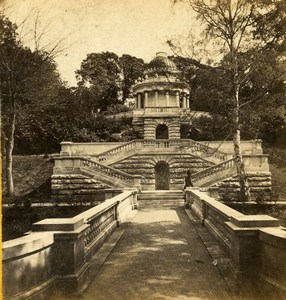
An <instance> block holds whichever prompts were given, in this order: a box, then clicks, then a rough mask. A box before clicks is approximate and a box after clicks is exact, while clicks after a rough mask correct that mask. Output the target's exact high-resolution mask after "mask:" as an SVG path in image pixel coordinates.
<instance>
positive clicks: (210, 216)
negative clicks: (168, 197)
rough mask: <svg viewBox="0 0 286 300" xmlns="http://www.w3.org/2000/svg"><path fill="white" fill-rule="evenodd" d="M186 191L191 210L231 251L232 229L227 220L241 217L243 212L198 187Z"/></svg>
mask: <svg viewBox="0 0 286 300" xmlns="http://www.w3.org/2000/svg"><path fill="white" fill-rule="evenodd" d="M186 193H187V199H189V200H188V203H187V204H188V205H189V206H190V208H191V210H192V211H193V212H194V213H195V215H196V216H197V217H198V218H199V219H200V221H201V223H202V224H203V225H205V226H206V227H207V228H208V229H209V230H210V231H211V233H212V234H213V235H214V236H215V238H216V239H217V240H218V241H219V243H220V245H221V246H222V247H223V248H224V249H225V251H226V252H227V253H229V252H230V250H231V230H230V229H229V227H227V226H226V222H229V221H230V220H231V217H239V216H243V214H241V213H239V212H238V211H236V210H234V209H232V208H229V207H227V206H226V205H224V204H222V203H220V202H218V201H216V200H215V199H213V198H211V197H209V196H207V195H206V194H205V193H203V192H200V191H198V190H196V189H192V188H190V189H187V191H186Z"/></svg>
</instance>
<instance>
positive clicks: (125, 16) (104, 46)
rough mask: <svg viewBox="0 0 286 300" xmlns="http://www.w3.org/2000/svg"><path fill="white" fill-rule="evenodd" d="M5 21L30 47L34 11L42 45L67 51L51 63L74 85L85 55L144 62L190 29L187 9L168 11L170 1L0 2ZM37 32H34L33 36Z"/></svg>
mask: <svg viewBox="0 0 286 300" xmlns="http://www.w3.org/2000/svg"><path fill="white" fill-rule="evenodd" d="M0 3H1V5H2V6H3V7H4V8H8V9H6V14H7V15H8V17H9V18H10V20H11V21H13V22H15V23H17V24H20V23H21V22H22V21H23V20H24V19H25V18H28V21H26V22H25V25H24V29H22V35H23V36H24V40H26V44H27V45H29V46H31V47H33V44H31V40H32V39H30V41H29V35H25V34H24V33H25V32H31V27H32V26H33V24H34V20H35V15H36V12H37V10H38V11H39V14H40V22H41V24H40V26H41V28H42V29H43V28H45V26H48V28H47V29H46V30H45V31H46V34H45V39H44V40H43V41H42V45H45V44H46V43H48V42H49V41H57V40H59V39H63V38H64V39H65V41H64V44H65V45H66V46H68V45H70V46H69V47H68V48H67V49H66V50H65V51H64V52H63V53H62V54H61V55H59V56H58V57H57V58H56V62H57V64H58V69H59V72H60V74H61V76H62V78H63V79H64V80H65V81H67V82H68V83H69V85H75V84H76V80H75V74H74V71H75V70H76V69H79V67H80V63H81V61H82V60H83V59H84V58H85V57H86V55H87V54H88V53H92V52H101V51H110V52H114V53H116V54H117V55H122V54H130V55H134V56H136V57H138V58H143V59H144V60H145V61H146V62H149V61H150V60H151V59H152V58H153V57H154V56H155V54H156V52H159V51H165V52H167V53H168V54H172V52H171V50H170V49H169V47H168V46H167V44H166V41H167V40H168V39H171V38H173V37H175V36H180V35H181V34H184V35H186V34H187V32H188V31H189V30H190V28H191V24H193V21H194V20H193V19H194V18H192V13H191V11H190V10H189V9H188V7H187V6H183V5H181V4H179V5H176V6H173V5H172V1H171V0H4V2H3V0H0ZM39 31H40V30H39Z"/></svg>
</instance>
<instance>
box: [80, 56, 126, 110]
mask: <svg viewBox="0 0 286 300" xmlns="http://www.w3.org/2000/svg"><path fill="white" fill-rule="evenodd" d="M120 72H121V70H120V65H119V58H118V56H117V55H116V54H115V53H112V52H102V53H91V54H88V55H87V57H86V59H85V60H84V61H83V62H82V63H81V66H80V69H79V70H77V71H76V76H77V79H78V86H79V88H80V89H83V90H84V91H85V93H87V94H89V96H88V98H89V103H87V104H88V106H89V109H90V111H91V112H92V113H95V112H97V110H99V111H105V110H106V109H107V107H108V106H109V105H112V104H117V103H120V101H119V100H118V98H119V92H120V83H121V79H120Z"/></svg>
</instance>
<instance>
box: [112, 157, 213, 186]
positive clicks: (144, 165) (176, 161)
mask: <svg viewBox="0 0 286 300" xmlns="http://www.w3.org/2000/svg"><path fill="white" fill-rule="evenodd" d="M162 161H163V162H166V163H167V164H168V165H169V176H170V182H169V189H171V190H176V189H179V190H181V189H182V187H183V183H184V178H185V176H186V172H187V170H191V172H192V173H196V172H199V171H202V170H204V169H205V168H208V167H210V166H212V165H213V163H211V162H208V161H206V160H204V159H201V158H199V157H196V156H193V155H190V154H176V153H170V154H158V155H151V154H149V155H148V154H144V155H140V154H139V155H134V156H132V157H130V158H127V159H124V160H122V161H120V162H117V163H115V164H113V165H112V167H113V168H115V169H120V170H122V171H124V172H126V173H129V174H132V175H142V177H143V179H142V180H141V187H142V190H155V184H156V182H155V177H156V172H155V167H156V165H157V163H159V162H162ZM159 176H160V175H159ZM165 176H167V174H165Z"/></svg>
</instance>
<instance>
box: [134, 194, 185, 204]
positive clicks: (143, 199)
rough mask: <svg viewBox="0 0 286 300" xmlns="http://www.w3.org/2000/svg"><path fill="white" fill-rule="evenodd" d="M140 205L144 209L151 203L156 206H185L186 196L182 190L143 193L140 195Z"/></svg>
mask: <svg viewBox="0 0 286 300" xmlns="http://www.w3.org/2000/svg"><path fill="white" fill-rule="evenodd" d="M138 200H139V205H140V206H141V207H142V206H143V207H146V206H148V204H149V203H150V202H152V203H153V204H154V202H155V203H156V204H160V205H161V206H162V205H164V204H167V205H170V204H174V205H183V204H184V195H183V192H182V191H180V190H172V191H171V190H158V191H142V192H141V193H140V194H138Z"/></svg>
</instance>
